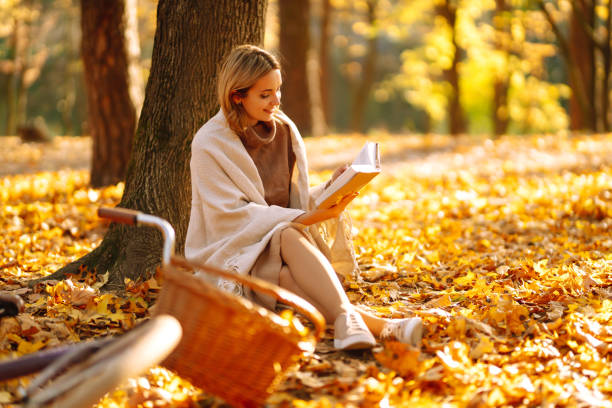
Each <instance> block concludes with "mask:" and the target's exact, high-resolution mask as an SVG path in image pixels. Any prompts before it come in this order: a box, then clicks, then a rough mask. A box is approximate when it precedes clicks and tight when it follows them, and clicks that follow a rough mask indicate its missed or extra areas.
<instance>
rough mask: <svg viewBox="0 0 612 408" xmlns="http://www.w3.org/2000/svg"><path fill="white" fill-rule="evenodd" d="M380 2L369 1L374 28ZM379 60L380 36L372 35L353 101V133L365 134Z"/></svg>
mask: <svg viewBox="0 0 612 408" xmlns="http://www.w3.org/2000/svg"><path fill="white" fill-rule="evenodd" d="M377 7H378V0H368V2H367V8H368V24H369V26H370V27H372V26H373V25H374V24H375V22H376V8H377ZM377 59H378V35H376V34H370V38H368V51H367V53H366V56H365V60H364V62H363V75H362V77H361V83H360V84H359V86H358V87H357V91H356V93H355V98H354V99H353V109H352V112H351V130H352V131H353V132H358V133H361V132H364V131H365V128H364V116H365V110H366V106H367V104H368V97H369V96H370V90H371V89H372V85H374V79H375V77H376V60H377Z"/></svg>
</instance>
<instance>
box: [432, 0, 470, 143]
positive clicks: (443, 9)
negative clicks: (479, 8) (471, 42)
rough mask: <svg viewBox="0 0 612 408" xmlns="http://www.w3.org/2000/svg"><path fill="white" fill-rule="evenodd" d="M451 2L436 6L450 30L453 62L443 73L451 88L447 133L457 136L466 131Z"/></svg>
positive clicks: (455, 10) (459, 60)
mask: <svg viewBox="0 0 612 408" xmlns="http://www.w3.org/2000/svg"><path fill="white" fill-rule="evenodd" d="M452 3H453V0H445V1H444V3H442V4H441V5H440V6H438V13H439V15H441V16H442V17H444V19H445V20H446V22H447V24H448V25H449V27H450V29H451V43H452V45H453V50H454V51H455V52H454V54H453V61H452V64H451V67H450V68H449V69H447V70H445V71H444V77H445V78H446V80H447V81H448V83H449V84H450V86H451V93H450V95H449V100H448V115H449V118H448V119H449V133H450V134H451V135H453V136H458V135H460V134H462V133H465V131H466V124H465V118H464V113H463V108H462V106H461V90H460V87H459V64H460V63H461V60H462V54H463V50H462V49H461V47H459V44H458V43H457V27H456V22H457V7H456V5H455V4H452Z"/></svg>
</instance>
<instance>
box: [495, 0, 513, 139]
mask: <svg viewBox="0 0 612 408" xmlns="http://www.w3.org/2000/svg"><path fill="white" fill-rule="evenodd" d="M495 5H496V7H495V17H494V26H495V30H496V32H495V48H496V49H497V51H498V52H501V53H503V55H504V58H505V61H506V64H505V65H506V66H505V67H504V68H503V69H502V72H497V73H496V75H495V80H494V83H493V111H492V116H493V134H494V135H495V136H501V135H504V134H506V133H507V132H508V124H509V123H510V121H509V115H508V89H509V85H508V82H509V78H508V72H507V71H506V69H507V66H508V53H509V48H510V47H509V41H510V16H509V15H508V14H509V13H510V7H511V6H510V5H509V4H508V3H507V2H506V0H496V1H495Z"/></svg>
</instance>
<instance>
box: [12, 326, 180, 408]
mask: <svg viewBox="0 0 612 408" xmlns="http://www.w3.org/2000/svg"><path fill="white" fill-rule="evenodd" d="M181 335H182V329H181V325H180V323H179V322H178V321H177V320H176V319H175V318H174V317H172V316H169V315H159V316H155V317H153V318H151V319H150V320H149V321H148V322H146V323H145V324H143V325H142V326H139V327H137V328H135V329H133V330H131V331H129V332H128V333H126V334H124V335H122V336H120V337H118V338H117V339H115V340H113V341H111V342H110V343H109V344H108V345H106V346H105V347H103V348H102V349H100V350H99V351H98V352H97V353H95V354H93V355H92V356H91V357H89V358H88V359H87V360H85V361H84V362H82V363H79V364H76V365H74V366H72V367H71V368H70V369H69V370H68V371H66V372H65V373H64V374H62V375H61V376H59V377H58V378H56V379H55V380H53V381H52V382H50V383H49V384H47V385H45V386H43V387H42V388H41V389H39V390H36V391H35V392H32V393H31V394H30V393H29V394H28V395H27V398H26V401H24V407H32V408H33V407H56V408H60V407H61V408H85V407H91V406H92V405H94V404H95V403H96V402H98V401H99V400H100V398H102V396H104V394H106V393H107V392H108V391H111V390H113V389H114V388H116V387H117V386H119V385H120V384H121V383H123V382H124V381H125V380H127V379H128V378H130V377H134V376H136V375H138V374H141V373H142V372H144V371H145V370H147V369H148V368H150V367H152V366H154V365H156V364H159V363H160V362H161V361H162V360H164V358H166V356H168V355H169V354H170V352H172V350H173V349H174V348H175V347H176V345H177V344H178V342H179V340H180V338H181Z"/></svg>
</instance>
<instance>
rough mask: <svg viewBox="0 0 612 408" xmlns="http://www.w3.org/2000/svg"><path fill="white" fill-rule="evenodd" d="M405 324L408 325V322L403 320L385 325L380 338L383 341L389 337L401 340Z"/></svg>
mask: <svg viewBox="0 0 612 408" xmlns="http://www.w3.org/2000/svg"><path fill="white" fill-rule="evenodd" d="M405 324H408V321H407V320H401V321H399V322H389V323H387V324H385V326H384V327H383V329H382V331H381V332H380V337H381V338H382V339H387V338H389V337H395V338H396V339H399V337H400V334H401V332H402V329H403V326H404V325H405Z"/></svg>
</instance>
